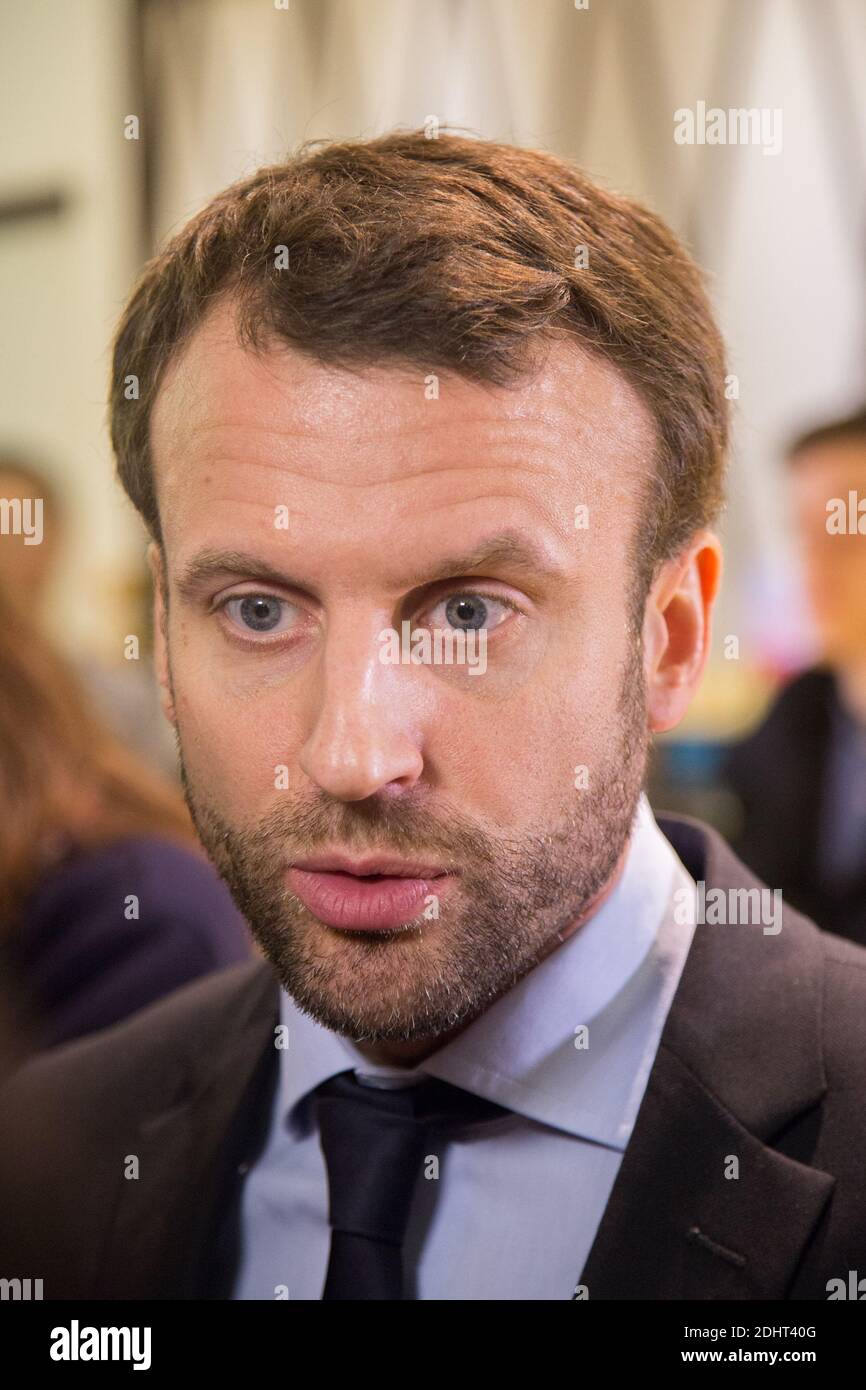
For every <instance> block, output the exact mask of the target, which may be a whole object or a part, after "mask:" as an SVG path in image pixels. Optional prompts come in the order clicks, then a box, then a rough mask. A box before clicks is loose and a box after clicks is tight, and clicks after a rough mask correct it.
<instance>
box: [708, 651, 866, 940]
mask: <svg viewBox="0 0 866 1390" xmlns="http://www.w3.org/2000/svg"><path fill="white" fill-rule="evenodd" d="M837 702H838V696H837V693H836V682H835V679H834V677H833V674H832V672H830V671H828V670H826V669H824V668H821V667H816V668H815V669H814V670H811V671H805V672H804V673H803V674H802V675H801V676H798V677H797V678H796V680H793V681H791V682H790V684H789V685H787V686H785V688H784V690H783V691H782V692H781V694H780V695H779V697H778V699H777V700H776V702H775V703H774V704H773V706H772V708H771V709H770V712H769V714H768V715H767V717H766V719H765V720H764V722H763V723H762V724H761V725H760V726H759V727H758V728H757V729H756V730H755V731H754V733H752V734H750V735H749V737H748V738H745V739H743V740H742V742H740V743H737V744H735V745H734V746H733V747H732V748H731V750H730V752H729V753H728V756H727V758H726V760H725V763H724V766H723V769H722V777H723V779H724V780H725V781H726V782H727V783H728V785H729V786H730V787H731V789H732V790H733V792H734V793H735V795H736V797H737V799H738V800H739V802H740V806H741V809H742V817H743V819H742V827H741V829H740V831H739V833H738V834H737V835H736V836H735V837H734V838H733V839H732V841H731V843H732V847H733V849H734V850H735V852H736V853H737V854H738V855H739V857H740V858H741V859H742V860H743V862H744V863H746V864H748V866H749V868H750V869H751V870H752V871H753V872H754V873H755V874H757V876H758V878H760V879H762V880H763V882H764V883H768V884H770V885H771V886H772V887H774V888H781V890H782V892H783V894H784V896H785V900H786V901H787V902H790V903H791V905H792V907H795V908H796V909H797V910H798V911H799V912H804V913H806V914H807V915H808V916H809V917H811V918H812V919H813V920H814V921H815V922H817V924H818V926H819V927H824V928H825V930H826V931H832V932H836V933H837V934H838V935H839V936H847V937H850V938H851V940H853V941H858V942H860V943H861V944H862V945H866V872H864V873H863V874H862V875H860V876H859V877H858V879H856V880H855V881H853V882H849V883H845V884H839V883H835V882H833V881H832V880H831V878H830V877H829V875H828V874H827V872H826V869H825V866H824V865H823V864H822V863H821V861H820V856H819V850H820V844H821V836H820V830H821V824H822V818H823V815H824V812H825V802H824V799H825V796H826V791H827V788H826V770H827V760H828V756H829V752H830V744H831V736H832V731H833V722H834V718H835V710H836V705H837Z"/></svg>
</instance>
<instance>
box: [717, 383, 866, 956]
mask: <svg viewBox="0 0 866 1390" xmlns="http://www.w3.org/2000/svg"><path fill="white" fill-rule="evenodd" d="M788 463H789V474H790V483H791V491H792V496H793V502H794V516H795V522H796V528H797V534H798V536H799V539H800V542H801V546H802V551H803V560H804V568H805V578H806V588H807V592H808V596H809V600H810V606H811V609H812V614H813V619H814V625H815V630H816V635H817V638H818V642H819V655H820V664H819V665H817V666H815V667H813V668H812V669H811V670H809V671H804V672H803V673H802V674H801V675H800V676H798V677H797V678H796V679H795V680H793V681H791V682H790V684H788V685H787V686H786V687H785V688H784V690H783V691H782V692H781V694H780V695H779V697H778V699H777V700H776V702H775V704H774V705H773V707H772V709H771V710H770V712H769V714H768V716H767V718H766V720H765V721H764V722H763V723H762V724H761V725H760V727H759V728H757V729H756V730H755V731H754V733H752V734H750V735H749V737H748V738H746V739H744V740H743V741H742V742H741V743H739V744H737V745H736V746H735V747H734V749H733V750H732V752H731V753H730V754H729V756H728V759H727V767H726V776H727V780H728V781H729V782H730V784H731V787H732V789H733V790H734V791H735V792H736V794H737V795H738V797H739V800H740V803H741V806H742V830H741V832H740V834H739V835H738V837H737V842H736V848H737V851H738V853H739V854H740V855H741V856H742V858H743V859H744V860H745V862H746V863H747V864H748V865H749V866H750V868H752V869H754V871H755V872H756V873H757V874H758V875H759V876H760V877H761V878H764V879H767V881H768V882H772V883H775V884H778V885H779V887H780V888H781V889H782V890H783V892H784V894H785V898H786V899H787V900H789V901H790V902H791V903H792V904H793V905H794V906H795V907H797V908H798V909H799V910H800V911H802V912H807V913H808V914H809V916H810V917H812V918H814V920H815V921H816V922H817V923H818V925H819V926H821V927H825V928H826V929H827V930H828V931H832V932H838V934H839V935H840V936H847V937H850V938H851V939H852V940H854V941H857V942H859V943H860V944H861V945H866V410H859V411H857V412H855V413H854V414H853V415H849V416H846V417H845V418H844V419H841V420H835V421H833V422H832V423H830V424H827V425H821V426H819V427H818V428H817V429H814V430H810V431H809V432H808V433H807V434H804V435H802V436H800V438H798V439H796V440H795V441H794V443H793V444H792V445H791V447H790V449H789V451H788Z"/></svg>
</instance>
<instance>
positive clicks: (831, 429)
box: [786, 405, 866, 464]
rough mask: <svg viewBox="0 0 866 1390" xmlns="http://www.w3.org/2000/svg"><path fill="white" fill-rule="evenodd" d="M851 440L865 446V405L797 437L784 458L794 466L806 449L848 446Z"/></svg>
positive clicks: (792, 441)
mask: <svg viewBox="0 0 866 1390" xmlns="http://www.w3.org/2000/svg"><path fill="white" fill-rule="evenodd" d="M852 439H859V440H860V442H861V443H863V444H866V405H864V406H861V407H860V409H859V410H855V411H854V413H853V414H852V415H845V416H843V417H842V418H841V419H838V420H830V421H829V422H828V423H826V424H823V425H817V426H815V427H814V428H812V429H810V430H806V431H805V433H803V434H799V435H797V437H796V438H795V439H792V440H791V442H790V444H789V445H788V448H787V450H786V456H787V458H788V461H789V463H792V464H796V463H799V462H800V456H801V455H802V454H805V453H806V451H807V450H808V449H816V448H820V447H822V446H823V445H825V444H848V443H849V442H850V441H851V440H852Z"/></svg>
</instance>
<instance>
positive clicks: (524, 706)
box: [427, 639, 627, 832]
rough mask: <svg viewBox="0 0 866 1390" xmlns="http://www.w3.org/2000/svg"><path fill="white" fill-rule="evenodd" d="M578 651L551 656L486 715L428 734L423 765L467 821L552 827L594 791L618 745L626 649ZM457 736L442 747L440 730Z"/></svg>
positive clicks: (575, 647) (470, 715) (461, 717)
mask: <svg viewBox="0 0 866 1390" xmlns="http://www.w3.org/2000/svg"><path fill="white" fill-rule="evenodd" d="M580 650H581V645H580V643H579V642H578V641H577V639H575V640H574V642H573V643H572V642H569V643H568V644H567V647H566V649H565V650H563V651H561V652H557V653H554V652H553V651H549V653H548V660H547V661H546V662H545V666H544V669H543V671H541V672H539V673H538V677H537V679H536V680H535V681H534V682H533V683H531V684H529V685H527V686H525V687H523V689H522V690H521V692H520V693H519V695H516V696H515V697H513V698H512V699H510V700H508V701H506V702H501V703H498V704H497V705H496V706H495V707H494V708H492V709H490V708H484V709H481V708H479V709H477V710H476V709H470V708H468V707H466V708H464V709H463V710H461V711H458V710H453V709H452V711H451V712H450V714H449V717H448V719H447V721H443V722H442V724H440V725H439V726H438V727H437V726H436V725H435V724H434V726H433V728H432V730H431V737H430V740H429V743H428V749H427V752H428V755H429V760H430V762H431V764H432V765H433V767H434V770H435V773H436V779H435V780H436V781H437V783H440V784H441V786H442V789H443V792H444V793H448V794H451V795H453V796H456V797H457V799H458V801H459V803H460V804H461V805H462V806H463V807H464V809H465V810H466V811H467V812H470V813H471V812H475V813H477V814H479V815H481V816H483V817H485V818H486V819H487V821H488V823H489V824H490V825H492V826H495V827H496V828H498V829H500V830H502V831H504V832H507V831H509V830H510V831H515V832H516V831H519V830H520V829H521V828H526V827H538V826H539V825H542V826H543V825H545V824H546V825H550V824H552V823H553V822H554V821H555V820H556V819H557V818H558V815H559V814H560V813H561V812H562V810H563V809H564V808H566V807H567V806H568V804H569V802H570V801H571V799H572V798H573V797H574V796H575V795H577V791H578V788H579V787H581V786H586V785H587V778H588V785H589V786H590V787H592V786H593V785H594V784H595V783H594V779H593V772H594V771H600V770H601V769H603V767H604V766H605V765H606V763H607V762H608V760H609V759H610V757H611V755H612V754H613V753H614V752H615V750H616V748H617V747H618V743H619V715H618V711H617V700H618V697H619V690H620V681H621V669H622V663H623V662H624V661H625V659H626V656H627V646H626V643H625V641H623V643H622V649H621V650H620V648H619V646H618V644H617V643H615V642H613V641H611V640H608V641H607V644H606V645H604V644H601V643H598V642H596V643H595V644H592V651H593V655H592V656H591V655H590V646H588V645H587V646H584V647H583V656H582V659H575V652H580ZM444 727H450V728H451V729H453V730H459V733H456V734H455V736H454V737H453V738H450V739H447V740H444V739H443V738H442V736H441V730H442V729H443V728H444Z"/></svg>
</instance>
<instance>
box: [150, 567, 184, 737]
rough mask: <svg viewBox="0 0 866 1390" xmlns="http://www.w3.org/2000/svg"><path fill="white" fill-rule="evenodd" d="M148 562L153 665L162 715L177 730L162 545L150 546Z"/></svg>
mask: <svg viewBox="0 0 866 1390" xmlns="http://www.w3.org/2000/svg"><path fill="white" fill-rule="evenodd" d="M147 563H148V565H149V566H150V573H151V578H152V580H153V662H154V667H155V668H156V678H157V680H158V681H159V687H160V703H161V705H162V712H163V714H164V715H165V717H166V719H167V720H168V722H169V724H171V725H172V726H174V727H176V725H177V717H176V715H175V710H174V699H173V697H172V692H171V676H170V674H169V665H168V609H167V603H166V586H167V584H168V580H167V578H166V573H165V556H164V555H163V551H162V546H161V545H158V544H157V542H156V541H151V542H150V544H149V545H148V547H147Z"/></svg>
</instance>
